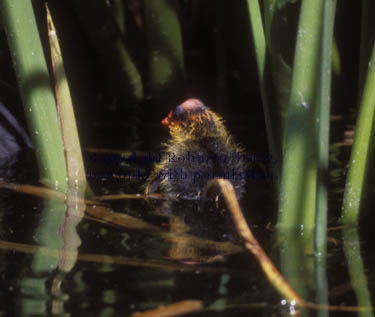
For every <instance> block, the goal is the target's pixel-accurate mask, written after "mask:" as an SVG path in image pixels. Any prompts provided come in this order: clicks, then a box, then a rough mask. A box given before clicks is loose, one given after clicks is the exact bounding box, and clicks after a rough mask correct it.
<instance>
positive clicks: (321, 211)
mask: <svg viewBox="0 0 375 317" xmlns="http://www.w3.org/2000/svg"><path fill="white" fill-rule="evenodd" d="M335 8H336V0H328V1H325V2H324V7H323V25H322V33H321V34H322V36H321V43H322V44H321V50H320V60H321V62H320V74H319V85H318V102H317V105H318V118H319V119H318V120H319V123H318V138H317V149H318V178H317V190H316V192H317V193H316V219H315V220H316V227H315V232H316V234H315V250H316V252H318V253H320V254H323V255H324V254H325V253H326V244H327V185H328V160H329V116H330V103H331V72H332V71H331V69H332V67H331V66H332V63H331V60H332V58H331V56H332V42H333V26H334V17H335Z"/></svg>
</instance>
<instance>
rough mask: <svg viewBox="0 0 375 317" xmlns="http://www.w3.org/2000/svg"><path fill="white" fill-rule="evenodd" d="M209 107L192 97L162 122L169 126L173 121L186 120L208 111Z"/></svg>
mask: <svg viewBox="0 0 375 317" xmlns="http://www.w3.org/2000/svg"><path fill="white" fill-rule="evenodd" d="M207 109H208V107H206V106H205V105H204V104H203V103H202V102H201V101H200V100H198V99H194V98H190V99H187V100H185V101H184V102H183V103H182V104H180V105H179V106H177V107H176V109H175V110H174V111H171V112H170V113H169V114H168V116H167V117H166V118H164V119H163V120H162V121H161V123H162V124H163V125H164V126H167V127H168V126H169V125H170V124H171V123H172V122H173V121H184V120H186V119H188V118H189V117H191V116H193V115H196V114H199V113H202V112H204V111H206V110H207Z"/></svg>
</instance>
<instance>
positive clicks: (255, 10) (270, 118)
mask: <svg viewBox="0 0 375 317" xmlns="http://www.w3.org/2000/svg"><path fill="white" fill-rule="evenodd" d="M247 4H248V9H249V16H250V25H251V31H252V35H253V40H254V47H255V57H256V63H257V68H258V77H259V82H260V90H261V95H262V102H263V111H264V116H265V122H266V129H267V137H268V144H269V147H270V151H271V154H272V156H273V157H274V158H280V157H281V138H280V131H277V124H276V118H275V113H273V112H275V111H276V112H277V109H274V110H271V109H270V102H269V98H268V95H267V87H266V86H267V85H266V73H265V68H266V57H267V46H266V39H265V34H264V29H263V23H262V16H261V12H260V7H259V2H258V1H257V0H255V1H254V0H248V1H247Z"/></svg>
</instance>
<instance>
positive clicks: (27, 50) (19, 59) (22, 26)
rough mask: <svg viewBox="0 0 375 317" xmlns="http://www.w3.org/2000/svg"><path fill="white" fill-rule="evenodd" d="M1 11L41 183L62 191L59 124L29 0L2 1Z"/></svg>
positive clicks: (64, 168)
mask: <svg viewBox="0 0 375 317" xmlns="http://www.w3.org/2000/svg"><path fill="white" fill-rule="evenodd" d="M0 12H1V17H2V22H3V24H4V27H5V31H6V34H7V38H8V43H9V47H10V51H11V55H12V59H13V66H14V69H15V72H16V76H17V80H18V85H19V89H20V93H21V98H22V102H23V106H24V109H25V112H26V119H27V122H28V125H29V130H30V133H31V137H32V140H33V143H34V146H35V150H36V156H37V159H38V165H39V171H40V177H41V181H42V182H43V183H44V184H46V185H47V186H49V187H53V188H58V189H60V190H65V189H66V177H67V173H66V167H65V158H64V152H63V144H62V138H61V132H60V123H59V121H58V119H57V112H56V102H55V97H54V94H53V90H52V89H51V84H50V81H49V75H48V69H47V65H46V61H45V59H44V54H43V49H42V45H41V42H40V38H39V32H38V28H37V25H36V21H35V17H34V11H33V7H32V4H31V1H14V0H2V1H0Z"/></svg>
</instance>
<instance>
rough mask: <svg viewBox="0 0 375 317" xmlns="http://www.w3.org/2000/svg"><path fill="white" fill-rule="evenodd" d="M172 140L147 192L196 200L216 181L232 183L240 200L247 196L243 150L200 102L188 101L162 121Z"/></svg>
mask: <svg viewBox="0 0 375 317" xmlns="http://www.w3.org/2000/svg"><path fill="white" fill-rule="evenodd" d="M162 123H163V125H165V126H167V127H168V128H169V132H170V134H171V136H172V139H171V140H170V141H169V142H168V143H167V144H166V151H165V155H164V156H163V160H162V162H160V163H159V164H157V165H156V166H155V169H154V172H153V174H152V176H151V178H150V182H149V184H148V186H147V189H146V192H148V193H150V192H155V191H158V190H161V191H162V192H164V193H165V194H166V195H167V197H169V198H182V199H189V200H194V199H198V198H199V197H200V196H201V194H202V193H203V190H204V187H205V185H206V184H207V182H208V181H209V180H211V179H213V178H219V177H221V178H226V179H229V180H230V181H231V182H232V183H233V185H234V188H235V190H236V195H237V198H240V197H241V196H242V194H243V193H244V185H245V179H244V177H243V175H244V172H245V164H244V162H243V161H242V160H241V159H240V156H241V153H243V152H244V151H243V149H242V148H241V147H240V146H239V145H237V144H236V143H235V142H234V141H233V138H232V137H231V136H230V134H229V133H228V132H227V130H226V128H225V126H224V124H223V120H222V118H221V117H220V116H219V115H217V114H216V113H214V112H213V111H211V110H210V109H209V108H208V107H206V106H204V105H203V104H202V102H201V101H199V100H197V99H188V100H186V101H185V102H184V103H182V104H181V105H179V106H177V107H176V109H175V110H174V111H173V112H171V113H170V114H169V115H168V117H167V118H165V119H164V120H163V121H162Z"/></svg>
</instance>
